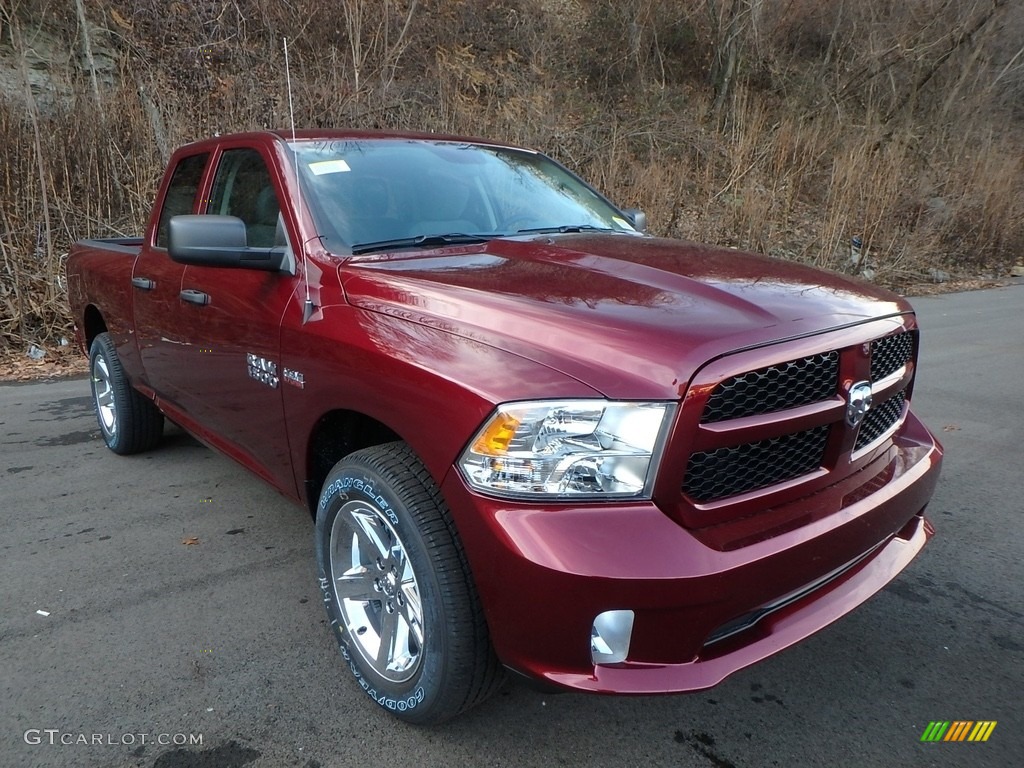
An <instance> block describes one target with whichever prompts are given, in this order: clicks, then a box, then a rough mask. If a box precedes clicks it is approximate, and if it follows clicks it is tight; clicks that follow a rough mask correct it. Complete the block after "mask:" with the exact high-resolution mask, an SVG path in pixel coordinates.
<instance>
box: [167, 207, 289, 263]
mask: <svg viewBox="0 0 1024 768" xmlns="http://www.w3.org/2000/svg"><path fill="white" fill-rule="evenodd" d="M167 241H168V242H167V252H168V254H169V255H170V257H171V259H172V260H173V261H176V262H178V263H179V264H191V265H193V266H197V267H238V268H241V269H260V270H264V271H267V272H277V271H279V270H280V269H281V266H282V265H283V264H284V258H285V249H284V248H250V247H249V246H248V245H247V240H246V235H245V222H244V221H242V220H241V219H240V218H238V217H237V216H210V215H201V216H194V215H187V216H172V217H171V221H170V224H169V227H168V232H167Z"/></svg>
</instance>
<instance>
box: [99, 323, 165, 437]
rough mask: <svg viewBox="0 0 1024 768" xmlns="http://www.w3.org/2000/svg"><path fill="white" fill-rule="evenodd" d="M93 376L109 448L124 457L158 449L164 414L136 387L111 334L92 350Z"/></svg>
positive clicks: (101, 336)
mask: <svg viewBox="0 0 1024 768" xmlns="http://www.w3.org/2000/svg"><path fill="white" fill-rule="evenodd" d="M89 374H90V375H89V378H90V380H91V384H92V399H93V405H94V406H95V407H96V420H97V421H98V422H99V425H100V433H101V434H102V435H103V442H104V443H106V444H107V447H108V448H109V449H110V450H112V451H113V452H114V453H119V454H122V455H127V454H131V453H140V452H141V451H148V450H149V449H150V448H154V447H155V446H156V444H157V443H158V442H160V438H161V437H162V436H163V433H164V415H163V414H162V413H160V410H159V409H158V408H157V407H156V406H155V405H153V403H152V402H150V401H149V400H147V399H146V398H145V397H143V396H142V395H141V394H139V392H137V391H136V390H135V389H134V388H133V387H132V385H131V383H130V382H129V381H128V377H127V376H126V375H125V373H124V369H123V368H122V367H121V360H120V358H119V357H118V356H117V351H116V350H115V349H114V342H113V341H112V340H111V338H110V334H108V333H101V334H99V335H98V336H97V337H96V338H95V339H93V341H92V345H91V346H90V347H89Z"/></svg>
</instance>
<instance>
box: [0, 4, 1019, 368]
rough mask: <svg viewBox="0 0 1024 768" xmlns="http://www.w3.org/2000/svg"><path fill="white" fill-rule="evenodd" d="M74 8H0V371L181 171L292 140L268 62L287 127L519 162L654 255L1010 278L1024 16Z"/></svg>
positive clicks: (885, 275)
mask: <svg viewBox="0 0 1024 768" xmlns="http://www.w3.org/2000/svg"><path fill="white" fill-rule="evenodd" d="M83 9H84V11H85V14H86V17H87V22H88V23H86V24H84V25H83V24H82V22H81V19H80V18H79V17H78V16H77V14H76V12H75V4H69V3H66V2H58V0H9V1H8V2H7V3H6V4H4V5H3V6H2V7H0V142H2V146H4V147H5V162H4V163H3V165H2V166H0V350H2V349H3V348H5V347H6V348H8V351H11V350H16V351H19V354H21V353H23V350H24V349H25V348H26V347H27V345H28V344H29V343H38V344H44V345H45V344H49V345H50V348H51V349H52V348H53V343H54V342H55V341H56V340H59V339H60V338H61V337H62V336H64V337H69V336H70V324H71V318H70V317H69V316H68V314H67V308H66V299H65V295H64V285H63V277H62V275H63V263H64V260H65V258H66V254H67V251H68V248H69V246H70V244H71V243H72V242H73V241H74V240H75V239H78V238H81V237H86V236H93V235H97V236H100V235H106V234H131V233H136V232H138V231H140V229H141V228H142V226H143V224H144V220H145V218H146V216H147V215H148V209H149V203H150V200H151V197H152V194H153V191H154V189H155V187H156V184H157V182H158V181H159V177H160V174H161V172H162V169H163V165H164V163H165V161H166V158H167V156H168V154H169V153H170V151H171V150H172V149H173V148H174V147H175V146H177V145H179V144H181V143H183V142H185V141H189V140H192V139H196V138H200V137H203V136H206V135H209V134H211V133H213V132H215V131H220V132H228V131H234V130H245V129H259V128H265V127H279V126H283V125H286V124H287V116H288V113H287V101H286V97H285V81H284V71H283V53H282V49H281V38H282V37H285V36H287V37H288V38H289V41H290V43H289V47H290V52H291V55H292V67H293V69H292V79H293V86H294V90H295V99H296V121H297V123H298V124H299V125H302V126H347V125H352V126H358V127H368V128H419V129H427V130H436V131H445V132H454V133H463V134H470V135H484V136H488V137H492V138H499V139H505V140H508V141H512V142H516V143H522V144H527V145H531V146H536V147H539V148H541V149H543V150H545V151H547V152H549V153H550V154H553V155H554V156H556V157H557V158H559V159H560V160H562V161H563V162H565V163H567V164H568V165H569V166H570V167H572V168H574V169H575V170H577V171H578V172H579V173H581V174H582V175H583V176H584V177H586V178H588V179H590V180H591V181H593V182H594V183H595V184H596V185H597V186H598V187H599V188H600V189H602V190H603V191H604V192H605V193H607V194H608V195H609V196H610V197H612V198H613V199H614V200H616V201H617V202H619V203H620V204H622V205H623V206H629V207H640V208H643V209H644V210H646V211H647V212H648V215H649V221H651V223H652V230H653V231H654V232H655V233H658V234H665V235H670V236H674V237H683V238H688V239H693V240H703V241H710V242H716V243H721V244H724V245H731V246H736V247H742V248H749V249H754V250H759V251H763V252H767V253H770V254H773V255H775V256H778V257H781V258H788V259H798V260H802V261H806V262H808V263H813V264H817V265H820V266H825V267H830V268H833V269H840V270H845V271H853V270H854V267H853V266H852V265H851V264H850V260H849V259H850V241H851V238H852V237H853V236H859V237H860V238H861V239H862V241H863V243H864V246H865V249H866V256H865V258H864V260H863V261H862V262H861V264H860V266H859V267H858V269H863V268H864V267H865V266H867V267H868V268H869V269H870V272H869V273H868V274H870V275H871V277H872V278H873V279H874V280H876V281H878V282H882V283H884V284H887V285H891V286H895V287H897V288H903V287H907V286H910V285H913V284H918V283H921V282H927V281H928V280H930V279H931V278H930V277H929V276H930V275H934V274H941V273H949V274H950V275H951V276H953V277H962V278H976V277H978V276H979V275H985V274H994V275H999V274H1004V273H1005V271H1006V269H1007V267H1008V266H1010V265H1011V264H1012V263H1013V262H1014V261H1015V259H1016V258H1017V257H1018V255H1019V254H1020V253H1022V252H1024V195H1021V193H1020V190H1021V189H1022V188H1024V159H1022V158H1024V138H1022V136H1024V125H1022V118H1024V113H1022V111H1021V107H1020V104H1021V103H1024V54H1021V53H1020V51H1019V46H1020V40H1021V39H1024V8H1022V7H1019V4H1012V3H1008V2H1006V0H984V2H983V1H982V0H977V1H976V2H954V0H909V1H908V3H905V4H891V3H886V2H882V0H859V1H857V2H852V3H850V2H848V3H829V2H825V3H822V2H816V1H815V2H812V1H811V0H786V1H785V2H782V3H773V4H765V3H759V2H756V1H755V0H750V1H749V2H748V1H746V0H744V1H742V2H729V3H725V2H721V1H719V2H713V0H694V2H692V3H687V4H681V3H677V2H672V1H671V0H592V1H591V2H579V1H578V0H488V2H481V3H467V2H461V1H459V0H416V1H413V0H376V1H375V2H371V0H340V2H339V3H324V2H322V1H320V0H290V1H289V2H287V3H282V2H279V1H277V0H203V2H197V3H186V2H164V0H107V1H105V2H99V0H85V1H84V2H83ZM733 11H734V12H735V13H736V14H737V15H736V16H735V17H730V15H729V14H730V12H733ZM725 34H728V35H730V37H729V38H728V40H725V39H723V38H722V36H723V35H725ZM86 39H88V41H89V51H90V52H91V54H92V58H91V61H92V62H93V64H94V65H96V67H98V71H97V70H96V69H93V67H92V66H90V64H89V63H88V62H89V61H90V58H89V57H88V56H86V55H85V41H86ZM57 49H59V50H62V51H64V53H65V58H67V59H68V60H67V62H66V63H60V61H59V58H60V57H57V56H55V55H53V51H54V50H57ZM67 51H73V52H75V55H74V56H71V57H70V58H68V57H67V56H66V53H67ZM716 52H719V53H723V52H732V53H734V55H735V59H734V61H733V64H734V65H735V70H734V71H735V75H734V76H733V77H732V79H731V80H730V81H729V83H728V84H727V85H726V84H725V83H724V82H723V81H722V80H721V78H719V79H717V80H716V79H715V78H714V77H713V75H714V74H715V73H716V72H719V74H720V70H721V67H722V65H723V63H724V62H725V57H723V56H722V55H719V56H716ZM79 53H81V55H79ZM43 59H49V60H51V61H52V63H50V64H49V66H48V69H47V70H45V71H44V70H42V69H41V68H40V65H39V64H38V62H39V61H40V60H43ZM96 62H99V64H96ZM716 62H717V64H716ZM94 76H95V81H94ZM5 84H6V86H7V87H5Z"/></svg>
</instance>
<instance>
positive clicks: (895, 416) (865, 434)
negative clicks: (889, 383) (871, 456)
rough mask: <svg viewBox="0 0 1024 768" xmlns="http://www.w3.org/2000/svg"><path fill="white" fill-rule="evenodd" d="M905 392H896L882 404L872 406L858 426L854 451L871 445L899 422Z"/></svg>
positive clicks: (905, 396) (905, 397)
mask: <svg viewBox="0 0 1024 768" xmlns="http://www.w3.org/2000/svg"><path fill="white" fill-rule="evenodd" d="M906 399H907V395H906V393H905V392H897V393H896V394H895V395H893V396H892V397H890V398H889V399H888V400H886V401H885V402H884V403H881V404H879V405H876V406H874V407H873V408H872V409H871V410H870V411H868V415H867V416H865V417H864V421H863V422H862V423H861V425H860V432H858V433H857V444H856V446H855V447H854V450H860V449H861V448H863V447H864V446H865V445H868V444H869V443H873V442H874V441H875V440H877V439H878V438H879V437H881V436H882V435H883V434H885V433H886V432H887V431H888V430H889V429H891V428H892V426H893V425H894V424H895V423H896V422H897V421H899V418H900V414H901V413H903V403H904V402H905V401H906Z"/></svg>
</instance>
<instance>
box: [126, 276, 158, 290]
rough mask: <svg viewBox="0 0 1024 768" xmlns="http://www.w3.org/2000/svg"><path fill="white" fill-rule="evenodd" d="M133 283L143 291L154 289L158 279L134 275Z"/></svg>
mask: <svg viewBox="0 0 1024 768" xmlns="http://www.w3.org/2000/svg"><path fill="white" fill-rule="evenodd" d="M132 285H134V286H135V287H136V288H140V289H141V290H143V291H152V290H153V289H154V288H156V280H150V279H149V278H148V277H133V278H132Z"/></svg>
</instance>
